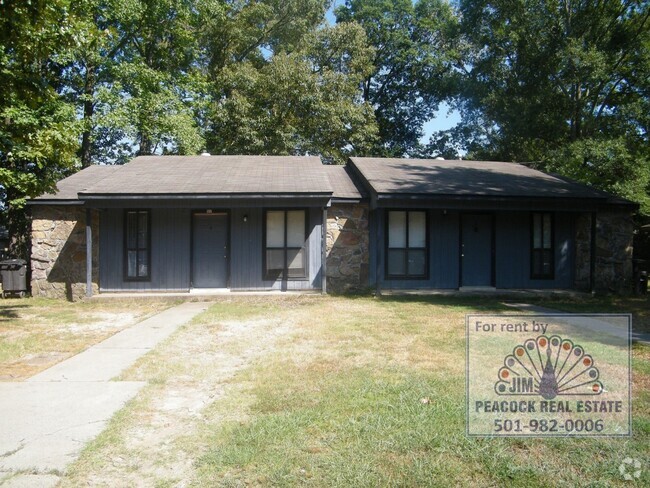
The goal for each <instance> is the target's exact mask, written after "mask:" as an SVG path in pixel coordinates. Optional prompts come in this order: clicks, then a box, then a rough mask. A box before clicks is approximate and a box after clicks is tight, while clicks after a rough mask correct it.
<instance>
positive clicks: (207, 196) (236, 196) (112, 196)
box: [79, 191, 332, 201]
mask: <svg viewBox="0 0 650 488" xmlns="http://www.w3.org/2000/svg"><path fill="white" fill-rule="evenodd" d="M331 197H332V192H331V191H328V192H308V193H305V192H284V193H203V194H197V193H154V194H152V193H140V194H135V193H134V194H126V193H104V194H99V193H94V194H89V193H79V199H80V200H82V201H91V200H245V199H251V198H308V199H311V198H313V199H323V198H327V199H329V198H331Z"/></svg>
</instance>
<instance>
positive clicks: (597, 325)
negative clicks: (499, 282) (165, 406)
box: [504, 302, 650, 344]
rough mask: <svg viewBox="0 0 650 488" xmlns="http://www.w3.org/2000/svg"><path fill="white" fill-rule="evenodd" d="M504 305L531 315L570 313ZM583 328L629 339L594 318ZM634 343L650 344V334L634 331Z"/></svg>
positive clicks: (527, 306) (530, 306)
mask: <svg viewBox="0 0 650 488" xmlns="http://www.w3.org/2000/svg"><path fill="white" fill-rule="evenodd" d="M504 305H506V306H508V307H513V308H517V309H519V310H523V311H526V312H531V313H538V314H564V313H568V312H562V311H561V310H555V309H553V308H546V307H540V306H538V305H531V304H528V303H508V302H505V303H504ZM582 326H583V327H585V328H588V329H590V330H593V331H594V332H601V333H606V334H614V335H618V336H619V337H621V338H623V339H627V332H625V331H621V332H620V333H618V334H616V333H613V332H612V326H611V324H608V323H605V322H600V321H598V320H596V319H594V318H590V319H589V320H585V321H583V322H582ZM632 327H634V323H632ZM631 336H632V337H631V338H632V342H641V343H643V344H650V334H647V333H644V332H638V331H635V330H632V334H631Z"/></svg>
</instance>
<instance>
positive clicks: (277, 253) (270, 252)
mask: <svg viewBox="0 0 650 488" xmlns="http://www.w3.org/2000/svg"><path fill="white" fill-rule="evenodd" d="M283 269H284V249H267V250H266V271H282V270H283Z"/></svg>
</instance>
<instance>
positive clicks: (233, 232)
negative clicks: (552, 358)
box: [99, 207, 322, 291]
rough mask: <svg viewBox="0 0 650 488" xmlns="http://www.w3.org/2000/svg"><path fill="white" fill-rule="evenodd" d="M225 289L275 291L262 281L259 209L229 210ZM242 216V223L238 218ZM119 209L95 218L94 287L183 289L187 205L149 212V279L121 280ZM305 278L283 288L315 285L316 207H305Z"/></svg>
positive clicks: (275, 285)
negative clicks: (97, 229) (97, 280)
mask: <svg viewBox="0 0 650 488" xmlns="http://www.w3.org/2000/svg"><path fill="white" fill-rule="evenodd" d="M229 212H230V245H229V247H230V249H229V251H230V263H229V266H230V269H229V276H230V281H229V287H230V288H231V289H233V290H280V289H283V283H282V281H281V280H278V281H268V280H264V279H263V258H262V256H263V252H264V250H263V238H264V236H263V215H264V211H263V209H261V208H253V207H251V208H233V209H230V211H229ZM244 216H246V217H247V218H246V222H244ZM123 219H124V210H123V209H107V210H104V211H102V213H101V217H100V243H99V245H100V250H99V253H100V260H99V262H100V291H131V290H143V291H187V290H189V289H190V279H191V276H190V275H191V251H190V242H191V233H192V211H191V209H174V208H154V209H152V210H151V220H152V222H151V280H150V281H125V280H124V276H123V270H124V248H123V246H124V221H123ZM307 219H308V234H307V253H308V278H307V279H304V280H289V281H287V282H286V283H285V284H284V288H286V289H287V290H311V289H320V287H321V281H320V272H321V260H322V252H321V232H322V226H321V221H322V209H320V208H309V209H307Z"/></svg>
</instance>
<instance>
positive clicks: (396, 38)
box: [0, 0, 650, 255]
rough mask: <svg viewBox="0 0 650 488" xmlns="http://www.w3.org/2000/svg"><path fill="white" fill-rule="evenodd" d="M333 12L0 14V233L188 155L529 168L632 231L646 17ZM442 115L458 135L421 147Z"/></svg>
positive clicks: (638, 182)
mask: <svg viewBox="0 0 650 488" xmlns="http://www.w3.org/2000/svg"><path fill="white" fill-rule="evenodd" d="M333 3H334V2H332V0H291V1H287V0H75V1H72V0H48V1H44V0H29V1H23V0H0V86H2V88H3V98H2V99H1V100H0V212H1V217H2V219H1V221H0V225H7V224H8V225H9V226H10V232H11V234H12V235H13V236H15V237H19V236H25V235H27V232H26V230H27V220H26V219H25V211H24V203H25V201H26V199H27V198H29V197H33V196H35V195H37V194H39V193H42V192H43V191H46V190H49V189H52V186H53V184H54V182H55V181H56V180H58V179H60V178H61V177H63V176H66V175H67V174H69V173H71V172H73V171H75V170H77V169H78V168H80V167H85V166H88V165H89V164H97V163H101V164H116V163H117V164H120V163H123V162H125V161H127V160H128V159H129V158H130V157H132V156H133V155H135V154H152V153H155V154H196V153H198V152H200V151H202V150H208V151H210V152H212V153H215V154H226V153H240V154H242V153H243V154H307V153H309V154H317V155H321V156H323V157H324V159H326V160H327V161H329V162H343V161H344V160H345V159H346V158H347V157H348V156H350V155H384V156H437V155H443V156H445V157H457V156H459V155H466V157H473V158H481V159H483V158H485V159H499V160H506V161H531V162H533V163H534V164H537V165H538V166H539V167H540V168H542V169H546V170H552V171H556V172H558V173H561V174H564V175H567V176H570V177H573V178H577V179H580V180H582V181H585V182H587V183H589V184H592V185H593V186H595V187H597V188H601V189H604V190H607V191H611V192H613V193H615V194H617V195H620V196H624V197H626V198H630V199H632V200H635V201H637V202H639V203H640V204H641V205H642V212H644V213H645V214H650V199H649V198H648V189H649V184H650V144H649V142H650V141H648V125H649V123H650V120H649V117H650V115H649V114H650V102H649V100H650V97H649V93H648V92H649V88H650V87H649V80H650V78H649V77H648V69H649V68H650V66H649V64H650V55H649V53H650V28H649V27H650V19H649V17H650V9H649V7H648V3H647V2H645V1H643V0H602V1H600V2H586V1H573V0H508V1H505V0H494V1H490V0H471V1H470V0H458V1H456V2H453V3H452V4H450V3H448V2H447V1H446V0H417V1H415V2H413V1H412V0H346V2H345V3H344V4H342V5H339V6H338V7H337V8H336V9H335V15H336V24H335V25H333V26H331V25H328V24H327V22H326V20H325V13H326V12H327V10H328V9H330V8H331V7H332V4H333ZM442 101H445V102H447V103H451V104H453V106H454V107H455V108H457V109H459V110H460V111H461V113H462V122H461V123H460V124H459V125H458V126H456V127H454V128H452V129H450V130H448V131H444V132H439V133H436V134H434V136H433V137H432V139H431V141H430V142H429V144H428V145H423V144H422V143H421V138H422V135H423V133H424V127H425V124H426V123H427V122H428V121H430V119H431V118H432V117H433V116H434V114H435V113H436V111H437V109H438V107H439V104H440V102H442ZM21 246H22V247H21ZM25 250H26V246H25V241H24V240H23V241H20V239H19V240H18V241H17V242H16V249H15V252H19V253H22V254H23V255H24V254H25Z"/></svg>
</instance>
